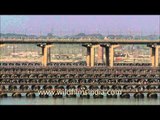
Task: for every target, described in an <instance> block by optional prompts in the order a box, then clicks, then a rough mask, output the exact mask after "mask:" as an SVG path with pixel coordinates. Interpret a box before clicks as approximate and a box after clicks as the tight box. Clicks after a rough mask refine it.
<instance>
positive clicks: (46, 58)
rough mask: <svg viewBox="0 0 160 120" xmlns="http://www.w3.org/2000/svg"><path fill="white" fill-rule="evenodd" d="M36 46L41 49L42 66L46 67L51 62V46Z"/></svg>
mask: <svg viewBox="0 0 160 120" xmlns="http://www.w3.org/2000/svg"><path fill="white" fill-rule="evenodd" d="M37 46H39V47H41V48H42V65H43V66H47V64H48V63H50V62H51V46H52V45H47V44H39V45H37Z"/></svg>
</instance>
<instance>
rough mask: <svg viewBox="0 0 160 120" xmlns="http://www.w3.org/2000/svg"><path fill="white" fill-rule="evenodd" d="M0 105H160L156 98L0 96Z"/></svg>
mask: <svg viewBox="0 0 160 120" xmlns="http://www.w3.org/2000/svg"><path fill="white" fill-rule="evenodd" d="M0 105H160V98H158V99H148V98H144V99H135V98H133V97H131V98H129V99H127V98H123V99H122V98H96V99H94V98H90V99H87V98H65V97H64V98H52V97H50V98H39V97H37V98H25V97H22V98H12V97H8V98H0Z"/></svg>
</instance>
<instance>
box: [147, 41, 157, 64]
mask: <svg viewBox="0 0 160 120" xmlns="http://www.w3.org/2000/svg"><path fill="white" fill-rule="evenodd" d="M148 47H150V51H151V52H150V54H151V64H152V67H158V66H159V60H158V59H159V48H160V46H158V45H155V44H153V45H148Z"/></svg>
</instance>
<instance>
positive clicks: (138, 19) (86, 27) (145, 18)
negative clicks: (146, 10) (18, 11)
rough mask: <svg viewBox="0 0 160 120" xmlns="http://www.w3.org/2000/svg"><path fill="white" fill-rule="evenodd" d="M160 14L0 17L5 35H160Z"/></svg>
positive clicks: (1, 27) (1, 28)
mask: <svg viewBox="0 0 160 120" xmlns="http://www.w3.org/2000/svg"><path fill="white" fill-rule="evenodd" d="M159 22H160V16H158V15H103V16H102V15H32V16H31V15H28V16H26V15H17V16H16V15H14V16H12V15H8V16H3V15H1V16H0V23H1V24H0V32H1V33H20V34H35V35H46V34H47V33H54V34H55V35H67V34H68V35H71V34H77V33H81V32H83V33H86V34H92V33H101V34H103V35H107V34H108V33H109V34H126V33H127V34H133V33H134V34H139V35H140V34H141V33H142V34H143V35H145V34H153V33H156V34H160V23H159Z"/></svg>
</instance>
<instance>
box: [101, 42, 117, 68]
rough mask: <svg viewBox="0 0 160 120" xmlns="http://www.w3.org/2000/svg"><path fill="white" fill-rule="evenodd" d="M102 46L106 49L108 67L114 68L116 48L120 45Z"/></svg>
mask: <svg viewBox="0 0 160 120" xmlns="http://www.w3.org/2000/svg"><path fill="white" fill-rule="evenodd" d="M101 46H102V47H105V57H106V65H107V66H110V67H113V63H114V48H116V47H119V45H111V44H101Z"/></svg>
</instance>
